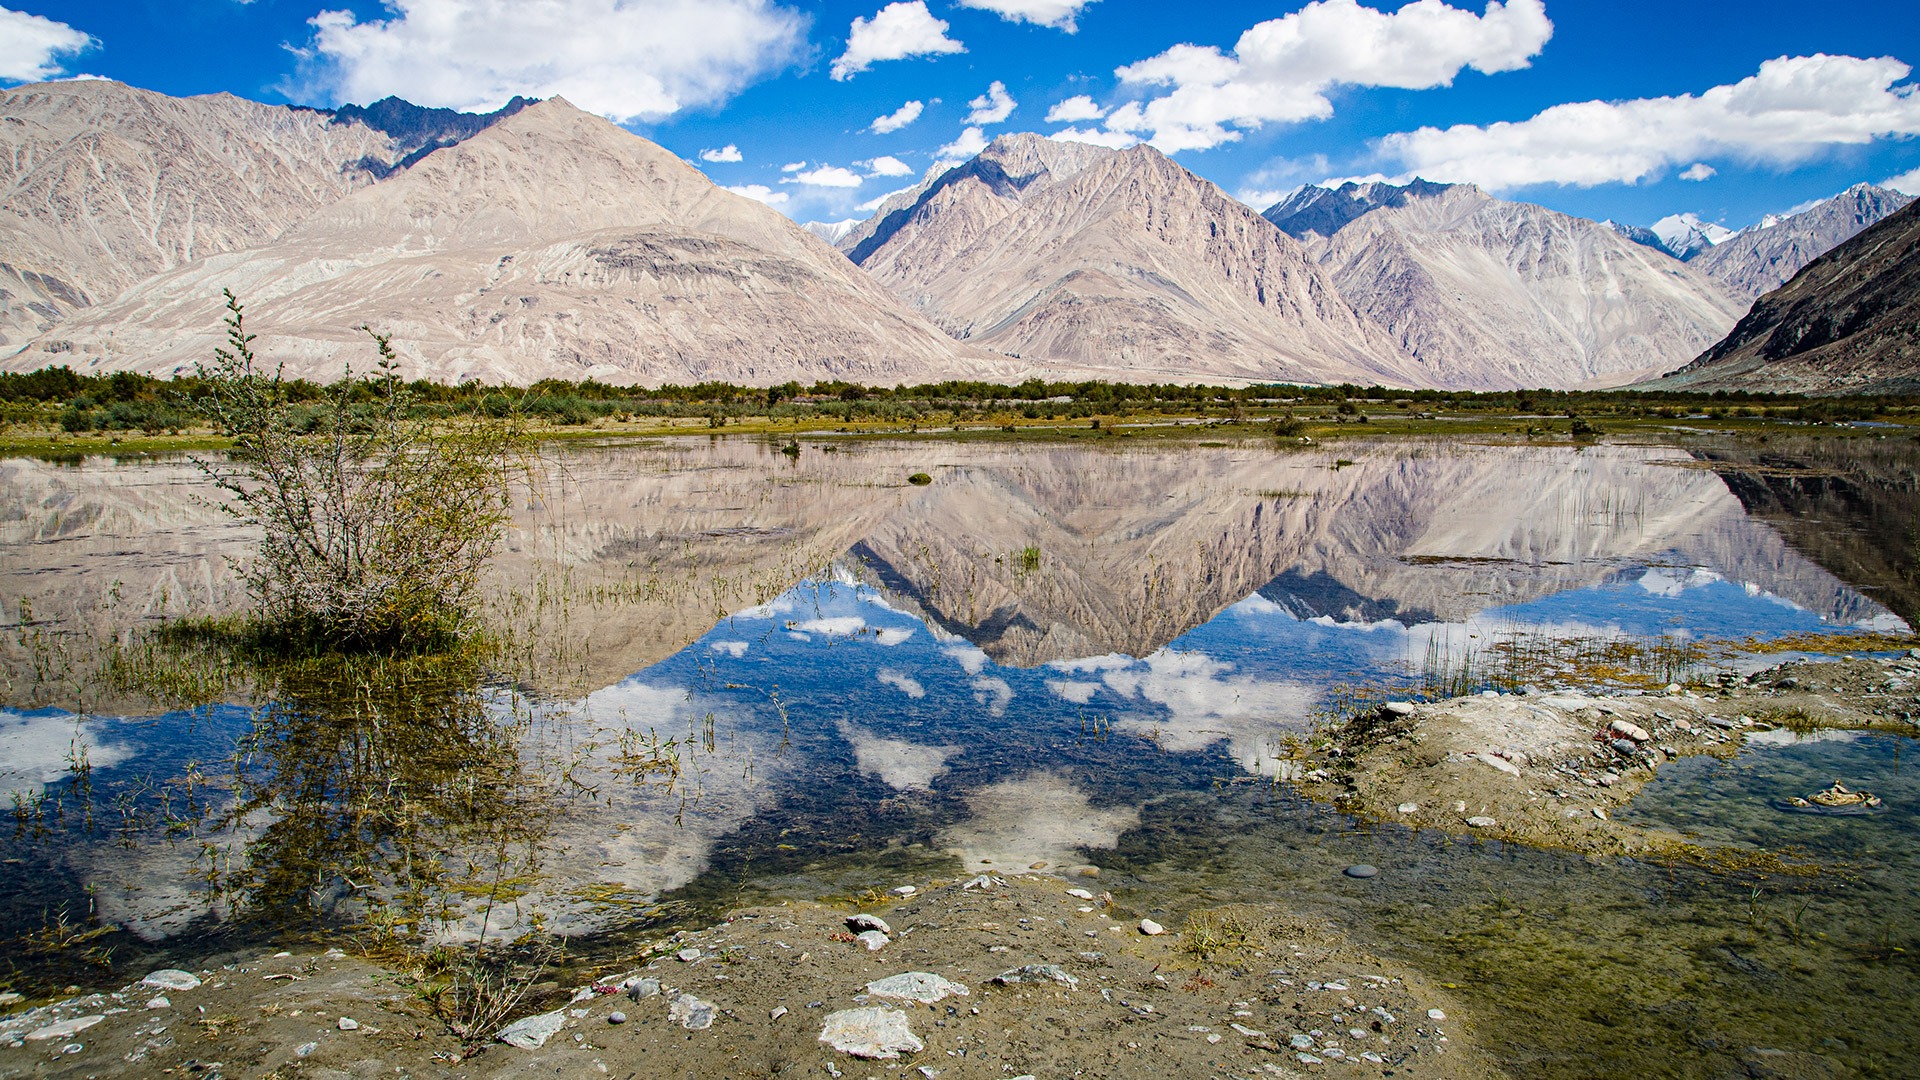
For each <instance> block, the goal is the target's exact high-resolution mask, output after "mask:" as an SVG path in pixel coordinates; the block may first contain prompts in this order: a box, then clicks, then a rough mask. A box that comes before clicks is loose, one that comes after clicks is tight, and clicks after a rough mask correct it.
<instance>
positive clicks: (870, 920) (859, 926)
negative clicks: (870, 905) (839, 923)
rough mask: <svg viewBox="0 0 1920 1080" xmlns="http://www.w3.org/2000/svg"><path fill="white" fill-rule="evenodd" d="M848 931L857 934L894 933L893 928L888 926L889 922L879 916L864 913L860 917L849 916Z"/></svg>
mask: <svg viewBox="0 0 1920 1080" xmlns="http://www.w3.org/2000/svg"><path fill="white" fill-rule="evenodd" d="M847 929H849V930H851V931H853V932H854V933H856V934H858V933H862V932H864V931H867V930H878V931H880V932H881V933H883V934H891V933H893V927H891V926H888V925H887V920H885V919H883V918H881V917H880V916H878V915H868V914H866V913H864V912H863V913H861V914H859V915H849V916H847Z"/></svg>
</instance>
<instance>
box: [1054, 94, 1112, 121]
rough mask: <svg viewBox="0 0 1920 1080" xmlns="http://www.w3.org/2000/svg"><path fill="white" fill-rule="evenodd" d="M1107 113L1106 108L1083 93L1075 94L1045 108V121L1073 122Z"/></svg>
mask: <svg viewBox="0 0 1920 1080" xmlns="http://www.w3.org/2000/svg"><path fill="white" fill-rule="evenodd" d="M1105 115H1107V110H1105V109H1103V108H1101V107H1100V106H1099V105H1096V104H1094V100H1093V99H1092V98H1090V97H1088V96H1087V95H1085V94H1077V95H1075V96H1073V97H1070V98H1068V99H1067V100H1065V101H1060V102H1055V103H1054V106H1053V108H1051V109H1048V110H1047V123H1049V124H1074V123H1078V122H1080V121H1082V120H1098V119H1100V118H1101V117H1103V116H1105Z"/></svg>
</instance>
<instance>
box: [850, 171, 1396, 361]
mask: <svg viewBox="0 0 1920 1080" xmlns="http://www.w3.org/2000/svg"><path fill="white" fill-rule="evenodd" d="M874 218H875V220H874V221H873V222H871V223H870V224H869V226H868V227H867V228H865V229H862V230H856V231H855V232H854V233H851V234H849V235H848V236H847V237H846V238H845V239H843V240H842V242H841V243H842V250H844V251H846V252H847V253H848V255H849V256H850V257H851V258H852V259H853V261H854V262H856V263H858V264H859V265H860V266H861V267H863V268H864V269H866V270H867V271H868V272H870V273H871V274H872V275H873V276H874V277H875V278H876V279H878V280H879V281H881V282H882V283H884V284H885V285H886V286H887V287H888V288H889V289H891V290H893V292H894V293H895V294H896V295H898V296H900V297H901V298H902V299H904V300H905V301H906V302H907V303H908V304H909V305H911V306H912V307H913V308H914V309H915V310H917V311H920V312H922V313H924V314H926V315H927V316H928V317H930V318H931V319H932V320H933V321H934V323H935V324H936V325H938V326H940V327H941V328H942V329H944V330H946V331H947V332H948V333H950V334H952V335H953V336H954V337H956V338H959V339H960V340H962V341H966V342H970V343H975V344H979V345H983V346H986V347H988V348H992V349H995V350H998V351H1000V352H1004V353H1010V354H1013V355H1016V356H1020V357H1023V358H1026V359H1028V360H1031V361H1035V362H1045V363H1047V364H1049V365H1061V364H1066V365H1076V366H1079V367H1081V368H1085V369H1090V370H1093V371H1095V372H1097V373H1098V374H1102V375H1104V376H1106V377H1109V378H1115V377H1117V378H1170V379H1223V378H1224V379H1248V380H1259V381H1305V382H1358V383H1392V384H1396V385H1408V384H1411V383H1414V382H1416V381H1418V380H1417V379H1416V378H1415V376H1414V375H1413V373H1412V370H1411V368H1410V365H1409V364H1408V363H1407V359H1406V357H1405V356H1404V354H1402V353H1401V352H1400V350H1399V349H1397V348H1396V347H1395V346H1394V344H1393V342H1392V341H1391V340H1390V339H1388V338H1387V336H1386V335H1385V334H1384V333H1382V332H1381V330H1380V329H1379V328H1378V327H1376V326H1374V325H1373V324H1371V323H1369V322H1368V321H1367V320H1366V319H1364V318H1362V317H1360V316H1359V315H1358V314H1356V313H1355V311H1354V310H1353V308H1352V306H1350V305H1349V304H1347V303H1346V302H1345V301H1344V300H1342V299H1341V297H1340V294H1339V290H1338V289H1336V288H1335V287H1334V285H1333V282H1332V280H1331V278H1330V277H1329V275H1328V274H1327V273H1326V272H1325V271H1324V270H1322V269H1321V268H1320V267H1319V266H1317V265H1315V263H1314V261H1313V260H1312V259H1311V258H1310V257H1309V256H1308V254H1307V252H1306V250H1305V249H1304V248H1303V247H1302V246H1301V245H1300V244H1299V243H1298V242H1296V241H1295V240H1293V238H1291V237H1289V236H1287V235H1286V234H1285V233H1282V232H1280V231H1279V230H1278V229H1275V228H1274V227H1273V226H1272V225H1271V224H1270V223H1269V222H1267V221H1265V220H1264V219H1262V218H1261V217H1260V215H1258V214H1257V213H1255V212H1254V211H1252V210H1250V209H1248V208H1247V207H1245V206H1242V205H1241V204H1240V203H1238V202H1236V201H1234V200H1233V199H1232V198H1230V197H1229V196H1228V195H1227V194H1226V193H1225V192H1223V191H1221V190H1220V189H1219V188H1217V187H1215V186H1214V185H1213V184H1211V183H1209V182H1207V181H1205V180H1202V179H1201V178H1199V177H1197V176H1195V175H1194V174H1192V173H1191V172H1188V171H1187V170H1186V169H1184V168H1181V167H1180V166H1179V165H1177V164H1175V163H1174V162H1173V161H1172V160H1170V159H1168V158H1167V157H1166V156H1165V155H1164V154H1161V153H1160V152H1159V151H1157V150H1154V149H1153V148H1151V147H1148V146H1136V147H1132V148H1130V149H1127V150H1119V151H1115V150H1108V149H1104V148H1101V147H1096V146H1090V145H1086V144H1082V143H1065V142H1055V141H1052V140H1049V139H1046V138H1044V137H1041V136H1038V135H1032V134H1021V135H1004V136H1001V137H1000V138H998V139H996V140H994V142H993V144H992V145H990V146H988V147H987V148H986V149H985V150H984V151H982V152H981V153H980V154H979V155H978V156H977V157H975V158H974V159H973V160H971V161H969V162H966V163H965V164H963V165H960V166H957V167H955V168H952V169H950V170H947V171H946V172H944V173H942V174H940V175H938V176H936V177H932V178H930V179H928V180H926V181H923V182H922V183H921V184H920V185H918V186H916V187H915V188H913V189H911V190H909V191H908V192H905V193H902V194H901V195H898V196H895V197H894V198H893V199H890V200H889V201H888V202H887V203H885V204H883V205H882V206H881V208H880V210H879V212H878V213H876V214H875V215H874Z"/></svg>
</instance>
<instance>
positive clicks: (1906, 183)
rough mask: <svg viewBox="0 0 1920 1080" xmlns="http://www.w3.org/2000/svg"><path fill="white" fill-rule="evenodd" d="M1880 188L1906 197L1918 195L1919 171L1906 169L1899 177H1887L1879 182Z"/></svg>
mask: <svg viewBox="0 0 1920 1080" xmlns="http://www.w3.org/2000/svg"><path fill="white" fill-rule="evenodd" d="M1880 186H1881V187H1889V188H1892V189H1893V190H1895V191H1898V192H1901V193H1902V194H1906V195H1920V169H1908V170H1907V171H1906V172H1903V173H1901V174H1900V175H1899V176H1889V177H1887V178H1886V179H1885V180H1882V181H1880Z"/></svg>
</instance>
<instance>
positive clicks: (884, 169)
mask: <svg viewBox="0 0 1920 1080" xmlns="http://www.w3.org/2000/svg"><path fill="white" fill-rule="evenodd" d="M861 164H863V165H865V166H866V167H867V175H868V176H912V175H913V166H911V165H909V164H907V163H906V162H904V161H901V160H900V159H899V158H897V157H891V156H888V155H885V154H882V155H881V156H879V157H877V158H874V159H873V160H872V161H865V162H861Z"/></svg>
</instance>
